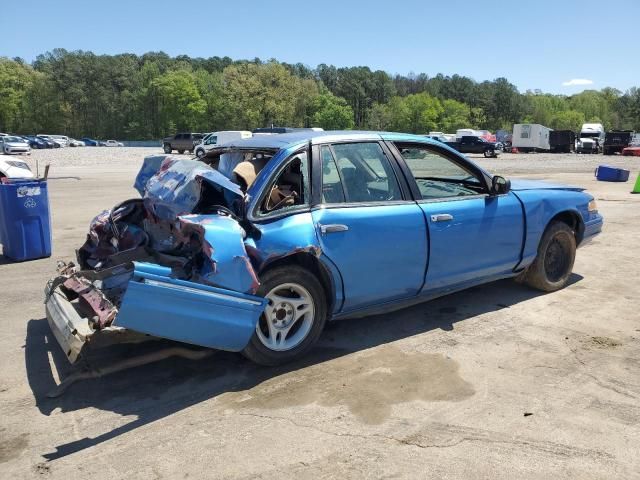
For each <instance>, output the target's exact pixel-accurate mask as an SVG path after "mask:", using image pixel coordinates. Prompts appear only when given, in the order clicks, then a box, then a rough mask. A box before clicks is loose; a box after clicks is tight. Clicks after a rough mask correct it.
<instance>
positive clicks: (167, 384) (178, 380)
mask: <svg viewBox="0 0 640 480" xmlns="http://www.w3.org/2000/svg"><path fill="white" fill-rule="evenodd" d="M581 279H582V277H581V276H579V275H576V274H573V275H572V278H571V282H570V283H571V284H573V283H576V282H579V281H580V280H581ZM538 295H541V293H540V292H537V291H534V290H531V289H529V288H527V287H524V286H521V285H517V284H516V283H515V282H513V281H510V280H502V281H499V282H495V283H491V284H487V285H483V286H480V287H475V288H472V289H470V290H466V291H464V292H460V293H456V294H453V295H449V296H447V297H442V298H440V299H436V300H433V301H431V302H428V303H424V304H420V305H416V306H413V307H411V308H407V309H404V310H400V311H398V312H394V313H390V314H386V315H379V316H372V317H366V318H361V319H353V320H345V321H342V322H332V323H330V324H329V325H328V326H327V328H326V330H325V332H324V333H323V335H322V337H321V339H320V341H319V343H318V345H317V346H316V347H315V348H314V349H313V350H312V351H311V352H310V353H309V354H308V355H307V356H306V357H305V358H304V359H302V360H300V361H298V362H294V363H291V364H288V365H286V366H282V367H277V368H266V367H260V366H257V365H255V364H252V363H251V362H249V361H248V360H246V359H244V357H242V356H241V355H239V354H233V353H227V352H215V353H214V354H213V355H212V356H210V357H208V358H206V359H204V360H198V361H194V360H186V359H181V358H170V359H167V360H163V361H160V362H157V363H153V364H149V365H145V366H141V367H136V368H132V369H130V370H126V371H122V372H119V373H115V374H112V375H107V376H104V377H101V378H97V379H91V380H84V381H81V382H79V383H77V384H74V385H73V386H71V387H70V389H69V390H68V391H67V392H66V393H65V394H63V395H62V396H61V397H59V398H53V399H51V398H48V397H47V396H46V394H47V393H48V392H50V391H51V390H53V389H54V387H55V386H56V383H55V380H54V376H53V372H52V368H51V364H50V360H49V358H50V357H51V358H52V359H53V363H54V364H55V368H56V369H57V371H58V373H59V375H60V377H61V378H65V377H66V376H67V375H69V374H70V373H71V372H73V371H74V368H75V367H72V366H71V365H69V363H68V361H67V359H66V358H65V356H64V354H63V352H62V351H61V349H60V347H59V346H58V344H57V342H56V339H55V338H54V337H53V335H52V334H51V331H50V329H49V326H48V324H47V321H46V319H33V320H30V321H29V322H28V327H27V339H26V349H25V361H26V368H27V375H28V380H29V385H30V387H31V389H32V391H33V393H34V396H35V399H36V405H37V407H38V408H39V410H40V412H41V413H43V414H44V415H50V414H51V412H52V411H53V410H54V409H56V408H59V409H60V410H61V411H62V412H69V411H75V410H81V409H84V408H87V407H92V408H97V409H101V410H107V411H113V412H116V413H119V414H121V415H127V416H130V415H134V416H137V419H136V420H134V421H132V422H130V423H127V424H125V425H123V426H120V427H118V428H115V429H113V430H111V431H109V432H105V433H103V434H102V435H99V436H97V437H95V438H84V439H81V440H77V441H73V442H69V443H66V444H62V445H58V446H56V447H55V451H54V452H51V453H46V454H43V456H44V457H45V458H46V459H48V460H54V459H58V458H61V457H64V456H66V455H70V454H72V453H75V452H79V451H81V450H83V449H85V448H89V447H92V446H94V445H98V444H100V443H102V442H104V441H107V440H110V439H112V438H115V437H117V436H119V435H121V434H124V433H126V432H130V431H132V430H134V429H136V428H138V427H140V426H143V425H147V424H149V423H151V422H154V421H156V420H159V419H162V418H165V417H167V416H169V415H171V414H173V413H175V412H178V411H180V410H183V409H185V408H188V407H189V406H192V405H195V404H197V403H200V402H202V401H205V400H208V399H211V398H214V397H216V396H218V395H220V394H223V393H226V392H240V391H244V390H248V389H251V388H252V387H255V386H256V385H259V384H260V383H262V382H264V381H266V380H269V379H274V378H277V377H279V376H281V375H283V374H285V373H289V372H293V371H296V370H300V369H304V368H306V367H309V366H311V365H316V364H320V363H322V362H326V361H328V360H331V359H335V358H338V357H342V356H345V355H349V354H352V353H355V352H358V351H362V350H365V349H369V348H372V347H376V346H378V345H383V344H387V343H390V342H394V341H396V340H400V339H404V338H408V337H411V336H414V335H419V334H424V333H425V332H429V331H431V330H436V329H440V330H442V331H447V332H448V331H452V330H453V329H454V325H455V324H456V323H457V322H460V321H464V320H467V319H469V318H472V317H475V316H477V315H481V314H484V313H487V312H492V311H496V310H500V309H504V308H509V307H510V306H512V305H515V304H517V303H520V302H523V301H526V300H529V299H531V298H534V297H536V296H538ZM175 345H176V344H175V343H173V342H169V341H164V340H158V341H153V342H145V343H142V344H129V345H115V346H111V347H108V348H103V349H100V350H97V351H94V352H91V355H90V356H89V357H88V360H89V362H90V363H91V364H92V365H107V364H109V362H115V361H116V360H122V359H123V358H129V357H134V356H138V355H141V354H144V353H150V352H153V351H157V350H160V349H163V348H166V347H168V346H175Z"/></svg>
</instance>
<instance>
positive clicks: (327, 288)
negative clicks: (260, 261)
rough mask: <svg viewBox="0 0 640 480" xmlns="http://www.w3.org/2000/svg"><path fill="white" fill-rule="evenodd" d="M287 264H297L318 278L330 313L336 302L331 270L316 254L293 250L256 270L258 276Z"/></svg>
mask: <svg viewBox="0 0 640 480" xmlns="http://www.w3.org/2000/svg"><path fill="white" fill-rule="evenodd" d="M287 265H298V266H300V267H302V268H304V269H305V270H308V271H309V272H311V273H313V274H314V275H315V276H316V277H317V278H318V280H319V281H320V284H321V285H322V289H323V291H324V294H325V298H326V300H327V312H328V313H329V315H331V312H333V308H334V306H335V302H336V285H335V282H334V280H333V276H332V274H331V272H330V271H329V269H328V268H327V267H326V266H325V265H324V263H323V262H322V261H321V260H320V259H319V258H318V257H317V256H315V255H313V254H311V253H309V252H293V253H291V254H289V255H286V256H283V257H279V258H277V259H275V260H272V261H270V262H267V263H265V264H264V265H263V266H262V268H260V270H259V271H258V278H260V276H261V275H263V274H264V273H265V272H266V271H268V270H271V269H273V268H276V267H282V266H287Z"/></svg>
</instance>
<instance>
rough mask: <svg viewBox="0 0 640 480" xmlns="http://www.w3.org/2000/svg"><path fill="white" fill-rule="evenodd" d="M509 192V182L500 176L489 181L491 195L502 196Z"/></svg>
mask: <svg viewBox="0 0 640 480" xmlns="http://www.w3.org/2000/svg"><path fill="white" fill-rule="evenodd" d="M509 190H511V180H507V179H506V178H504V177H501V176H500V175H496V176H495V177H493V179H492V180H491V193H492V194H493V195H504V194H505V193H508V192H509Z"/></svg>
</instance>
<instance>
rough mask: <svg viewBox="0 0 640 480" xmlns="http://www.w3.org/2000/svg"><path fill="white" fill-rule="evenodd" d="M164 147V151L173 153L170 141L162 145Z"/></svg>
mask: <svg viewBox="0 0 640 480" xmlns="http://www.w3.org/2000/svg"><path fill="white" fill-rule="evenodd" d="M162 149H163V150H164V153H171V145H169V144H168V143H165V144H164V145H163V146H162Z"/></svg>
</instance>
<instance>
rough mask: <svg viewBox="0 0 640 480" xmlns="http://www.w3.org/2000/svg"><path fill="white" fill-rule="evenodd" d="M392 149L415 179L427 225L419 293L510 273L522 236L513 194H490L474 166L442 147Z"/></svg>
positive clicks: (519, 213)
mask: <svg viewBox="0 0 640 480" xmlns="http://www.w3.org/2000/svg"><path fill="white" fill-rule="evenodd" d="M396 147H397V148H398V151H399V152H400V154H401V156H402V158H403V160H404V162H405V164H406V165H407V167H408V169H409V170H410V171H411V174H412V176H413V178H414V179H415V181H416V184H417V187H418V190H419V197H421V198H420V199H419V200H418V205H419V206H420V208H421V209H422V211H423V212H424V214H425V217H426V221H427V225H428V234H429V266H428V269H427V274H426V278H425V284H424V291H425V292H427V291H428V292H432V291H441V290H444V291H446V290H453V289H456V288H460V287H463V286H465V285H466V284H469V283H478V282H479V281H481V280H482V279H486V278H490V277H492V276H499V275H500V274H504V273H509V272H511V271H512V269H513V268H514V267H515V266H516V265H517V264H518V262H519V261H520V255H521V250H522V240H523V235H524V220H523V213H522V207H521V205H520V201H519V200H518V199H517V198H516V196H515V195H514V194H513V193H507V194H505V195H489V192H488V189H487V185H486V182H485V180H484V178H483V175H482V173H481V172H479V171H478V169H477V167H474V166H473V165H471V164H469V163H467V162H465V161H464V159H461V158H459V157H457V156H456V157H455V158H453V156H452V155H453V154H448V152H446V151H444V149H437V148H434V147H432V146H430V145H425V144H404V145H396ZM450 155H451V156H450Z"/></svg>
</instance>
